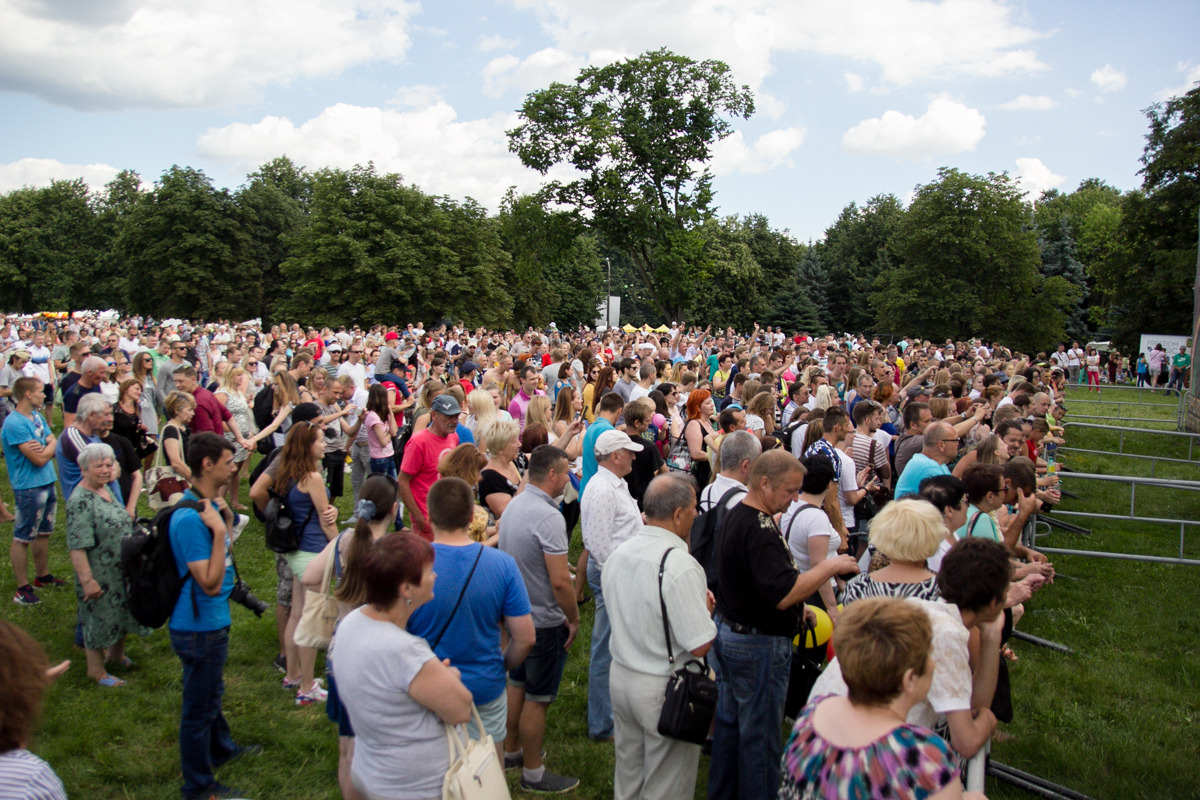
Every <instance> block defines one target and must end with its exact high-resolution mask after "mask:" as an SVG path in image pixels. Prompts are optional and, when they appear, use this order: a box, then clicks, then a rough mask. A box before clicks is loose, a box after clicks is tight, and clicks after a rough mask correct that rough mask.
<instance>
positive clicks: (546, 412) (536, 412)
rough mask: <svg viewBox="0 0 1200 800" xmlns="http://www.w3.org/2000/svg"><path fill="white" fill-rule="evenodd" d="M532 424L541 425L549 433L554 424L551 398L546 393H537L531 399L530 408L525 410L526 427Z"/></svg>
mask: <svg viewBox="0 0 1200 800" xmlns="http://www.w3.org/2000/svg"><path fill="white" fill-rule="evenodd" d="M530 425H540V426H541V427H542V429H543V430H545V431H546V433H547V435H549V432H550V429H551V428H552V427H553V425H552V424H551V422H550V398H549V397H546V396H544V395H537V396H536V397H534V398H532V399H531V400H530V401H529V408H528V409H526V411H525V427H526V428H528V427H529V426H530Z"/></svg>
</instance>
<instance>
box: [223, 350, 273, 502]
mask: <svg viewBox="0 0 1200 800" xmlns="http://www.w3.org/2000/svg"><path fill="white" fill-rule="evenodd" d="M249 391H250V376H249V375H248V374H247V373H246V370H244V369H242V368H241V367H232V368H229V369H226V370H225V372H224V373H223V374H222V375H221V378H220V380H219V381H218V382H217V391H216V392H214V393H213V394H214V396H215V397H216V398H217V401H218V402H219V403H221V405H223V406H225V407H226V408H228V409H229V413H230V414H232V415H233V419H234V421H235V422H237V425H238V430H240V431H241V432H242V435H243V436H245V437H246V438H247V440H248V441H249V442H250V443H251V444H254V443H256V442H258V440H259V439H261V438H262V436H261V435H258V428H257V426H255V424H254V414H253V413H252V412H251V410H250V401H249V394H248V393H249ZM225 438H226V439H228V440H229V441H230V442H232V443H233V447H234V452H233V475H231V476H230V477H229V504H230V506H232V507H233V510H234V511H244V510H245V509H246V507H245V506H244V505H242V503H241V498H240V497H239V495H240V493H241V490H240V486H239V484H240V482H241V475H242V465H243V464H245V463H246V462H247V461H248V460H249V459H250V451H249V450H247V449H246V448H244V447H242V446H241V445H240V444H238V443H237V442H236V441H234V438H233V434H232V433H226V434H225Z"/></svg>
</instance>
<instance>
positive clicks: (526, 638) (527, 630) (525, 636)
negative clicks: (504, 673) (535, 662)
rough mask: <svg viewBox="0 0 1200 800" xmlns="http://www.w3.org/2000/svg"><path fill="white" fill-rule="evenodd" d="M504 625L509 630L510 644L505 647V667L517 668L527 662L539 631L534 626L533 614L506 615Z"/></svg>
mask: <svg viewBox="0 0 1200 800" xmlns="http://www.w3.org/2000/svg"><path fill="white" fill-rule="evenodd" d="M504 627H505V628H506V629H507V630H508V646H507V647H505V648H504V668H505V669H516V668H517V667H518V666H519V665H521V664H523V663H525V658H526V656H528V655H529V651H530V650H532V649H533V645H534V642H535V641H536V637H537V631H536V630H535V629H534V627H533V615H532V614H523V615H521V616H519V617H505V618H504Z"/></svg>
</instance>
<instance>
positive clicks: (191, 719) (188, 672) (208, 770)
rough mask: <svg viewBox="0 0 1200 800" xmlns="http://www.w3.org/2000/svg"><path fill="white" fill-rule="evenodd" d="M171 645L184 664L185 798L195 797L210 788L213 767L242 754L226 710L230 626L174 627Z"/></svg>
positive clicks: (182, 743)
mask: <svg viewBox="0 0 1200 800" xmlns="http://www.w3.org/2000/svg"><path fill="white" fill-rule="evenodd" d="M170 634H171V649H172V650H174V651H175V655H177V656H179V660H180V661H182V662H183V713H182V714H181V716H180V718H179V760H180V762H181V764H182V767H183V797H184V800H191V798H193V797H198V796H199V795H200V794H201V793H202V792H203V791H204V790H205V789H208V788H210V787H211V786H212V785H213V783H215V779H214V778H213V770H214V769H215V768H216V767H219V766H221V765H222V764H224V763H225V762H226V761H228V760H229V759H230V758H232V757H233V756H234V755H236V754H237V752H238V746H237V745H236V744H234V741H233V737H232V736H230V734H229V724H228V723H226V722H225V715H224V714H222V713H221V696H222V695H224V694H225V678H224V675H223V673H224V670H225V657H226V656H227V655H228V654H229V628H221V629H220V630H216V631H175V630H172V631H170Z"/></svg>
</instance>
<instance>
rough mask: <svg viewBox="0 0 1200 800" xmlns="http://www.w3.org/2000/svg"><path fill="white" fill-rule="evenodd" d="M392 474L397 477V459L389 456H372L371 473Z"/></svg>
mask: <svg viewBox="0 0 1200 800" xmlns="http://www.w3.org/2000/svg"><path fill="white" fill-rule="evenodd" d="M377 473H378V474H382V475H390V476H392V477H393V478H394V477H396V459H394V458H392V457H391V456H388V457H387V458H372V459H371V474H372V475H375V474H377Z"/></svg>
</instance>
